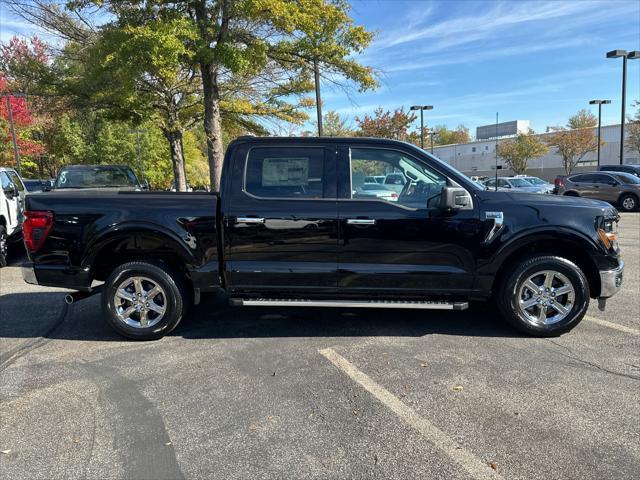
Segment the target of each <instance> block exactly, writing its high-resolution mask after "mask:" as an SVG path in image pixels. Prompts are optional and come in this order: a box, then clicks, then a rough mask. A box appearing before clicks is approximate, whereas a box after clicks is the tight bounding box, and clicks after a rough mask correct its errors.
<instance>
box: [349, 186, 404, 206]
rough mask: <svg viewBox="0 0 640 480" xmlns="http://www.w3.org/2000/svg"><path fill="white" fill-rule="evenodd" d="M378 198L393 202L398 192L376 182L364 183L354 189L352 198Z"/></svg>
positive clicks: (396, 198)
mask: <svg viewBox="0 0 640 480" xmlns="http://www.w3.org/2000/svg"><path fill="white" fill-rule="evenodd" d="M371 197H373V198H380V199H382V200H388V201H390V202H395V201H397V200H398V194H397V193H396V192H394V191H393V190H389V189H388V188H387V187H386V186H384V185H379V184H378V183H364V184H362V185H361V186H359V187H357V188H356V189H355V190H354V194H353V198H371Z"/></svg>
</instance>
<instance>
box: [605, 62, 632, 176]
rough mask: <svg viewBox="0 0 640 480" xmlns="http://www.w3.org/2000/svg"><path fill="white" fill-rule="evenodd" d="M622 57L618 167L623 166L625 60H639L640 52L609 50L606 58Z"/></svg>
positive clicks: (625, 92)
mask: <svg viewBox="0 0 640 480" xmlns="http://www.w3.org/2000/svg"><path fill="white" fill-rule="evenodd" d="M618 57H622V109H621V119H620V165H622V164H624V121H625V116H626V112H625V109H626V103H627V59H630V60H635V59H637V58H640V51H638V50H634V51H633V52H628V53H627V51H626V50H611V51H610V52H607V58H618Z"/></svg>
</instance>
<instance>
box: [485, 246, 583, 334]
mask: <svg viewBox="0 0 640 480" xmlns="http://www.w3.org/2000/svg"><path fill="white" fill-rule="evenodd" d="M497 300H498V308H499V309H500V312H501V313H502V316H503V317H504V319H505V320H506V321H507V322H509V323H510V324H511V325H512V326H513V327H515V328H516V329H517V330H519V331H521V332H524V333H526V334H528V335H534V336H538V337H551V336H556V335H559V334H561V333H563V332H567V331H569V330H571V329H572V328H573V327H575V326H576V325H577V324H578V323H580V320H582V317H584V315H585V313H586V312H587V308H588V307H589V282H588V281H587V278H586V277H585V275H584V273H583V272H582V270H580V268H579V267H578V266H577V265H576V264H574V263H573V262H571V261H569V260H567V259H565V258H562V257H556V256H547V255H536V256H531V257H528V258H526V259H525V260H524V261H522V262H520V263H519V264H518V265H516V266H515V267H514V268H513V269H512V270H511V271H510V272H509V273H507V275H506V276H505V277H504V278H503V281H502V282H501V285H500V287H499V289H498V294H497Z"/></svg>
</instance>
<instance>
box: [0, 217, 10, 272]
mask: <svg viewBox="0 0 640 480" xmlns="http://www.w3.org/2000/svg"><path fill="white" fill-rule="evenodd" d="M8 258H9V240H8V238H7V229H6V227H5V226H4V225H0V268H2V267H6V266H7V262H8Z"/></svg>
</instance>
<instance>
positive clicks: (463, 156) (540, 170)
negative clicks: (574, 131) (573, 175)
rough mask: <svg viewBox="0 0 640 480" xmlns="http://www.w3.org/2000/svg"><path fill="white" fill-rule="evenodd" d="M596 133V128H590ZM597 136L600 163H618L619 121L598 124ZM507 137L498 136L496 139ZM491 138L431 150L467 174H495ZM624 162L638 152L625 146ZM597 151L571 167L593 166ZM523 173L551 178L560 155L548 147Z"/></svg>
mask: <svg viewBox="0 0 640 480" xmlns="http://www.w3.org/2000/svg"><path fill="white" fill-rule="evenodd" d="M593 130H594V134H595V135H597V133H598V132H597V128H594V129H593ZM551 135H553V133H541V134H537V135H536V136H537V137H540V139H541V140H543V141H544V140H545V139H548V138H549V136H551ZM601 138H602V140H603V141H604V142H605V144H604V145H602V146H601V147H600V163H601V164H602V165H610V164H617V163H619V158H620V157H619V153H620V125H606V126H603V127H602V130H601ZM506 140H508V139H504V138H502V139H499V140H498V141H499V142H503V141H506ZM495 146H496V142H495V140H481V141H476V142H470V143H462V144H456V145H445V146H442V147H434V149H433V153H434V155H435V156H436V157H438V158H440V159H441V160H443V161H445V162H447V163H449V164H451V165H452V166H454V167H456V168H457V169H458V170H461V171H462V172H464V173H466V174H468V175H487V176H493V175H495V162H496V160H495ZM624 159H625V163H640V156H639V155H638V152H631V151H629V150H625V157H624ZM596 161H597V152H590V153H588V154H587V155H585V157H584V158H583V159H582V161H581V163H580V165H579V166H578V167H576V169H575V170H574V171H585V170H595V169H596V168H597V167H596ZM498 165H503V169H502V170H499V172H498V173H499V174H500V175H512V174H513V172H512V171H510V170H509V169H508V168H507V167H506V165H505V164H504V161H503V160H502V159H500V158H499V159H498ZM527 173H529V174H530V175H536V176H539V177H541V178H545V179H546V180H553V178H555V176H556V175H564V168H563V167H562V158H561V157H560V156H559V155H558V154H557V153H556V152H555V149H554V148H553V147H549V153H547V155H545V156H544V157H539V158H535V159H533V160H530V161H529V169H528V170H527Z"/></svg>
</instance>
